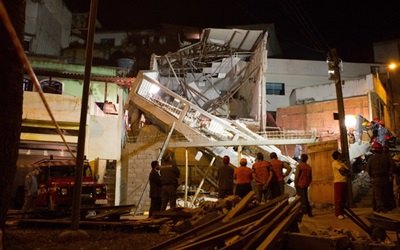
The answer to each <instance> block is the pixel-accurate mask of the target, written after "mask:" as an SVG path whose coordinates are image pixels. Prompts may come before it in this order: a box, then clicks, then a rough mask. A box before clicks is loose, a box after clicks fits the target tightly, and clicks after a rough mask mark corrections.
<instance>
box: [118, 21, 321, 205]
mask: <svg viewBox="0 0 400 250" xmlns="http://www.w3.org/2000/svg"><path fill="white" fill-rule="evenodd" d="M267 37H268V33H267V32H264V31H262V30H241V29H205V30H203V33H202V36H201V38H200V41H199V42H198V43H195V44H192V45H189V46H187V47H184V48H182V49H180V50H178V51H176V52H173V53H172V52H170V53H168V54H166V55H162V56H159V55H153V56H152V58H151V65H150V68H151V69H150V70H147V71H140V72H139V74H138V75H137V77H136V80H135V82H134V83H133V84H132V86H131V89H130V94H129V98H128V101H127V103H126V109H127V110H128V119H127V120H128V124H127V126H128V127H129V137H128V140H127V143H126V144H125V147H124V151H123V156H122V169H124V171H123V173H122V174H121V183H122V187H123V188H122V189H121V197H122V198H121V203H127V204H132V203H133V204H138V205H139V206H138V209H139V210H143V211H145V210H146V209H147V208H148V204H149V201H148V198H147V197H148V195H144V194H145V193H146V192H148V187H147V177H148V173H149V172H150V162H151V161H152V160H161V159H162V156H163V154H165V152H164V150H167V152H168V153H169V154H172V155H173V156H174V160H175V162H176V163H177V165H178V167H180V168H181V169H182V170H181V173H182V177H181V178H182V180H181V183H182V185H183V188H182V190H183V197H184V198H183V200H184V203H185V204H187V203H188V202H189V199H190V198H189V197H188V196H189V192H190V189H192V190H195V191H196V193H198V192H199V190H200V188H201V186H199V184H200V180H201V179H206V183H205V185H204V186H203V189H204V190H206V192H207V193H212V192H213V191H215V190H216V188H217V186H216V181H215V179H214V178H213V177H214V175H213V171H212V170H211V171H208V167H209V166H217V165H218V161H220V159H221V158H222V157H223V156H224V155H228V156H230V158H231V164H232V165H233V166H237V165H238V164H237V163H238V162H239V159H240V158H242V157H245V158H247V159H248V162H250V163H251V162H253V161H254V156H255V154H256V153H257V152H262V153H264V154H265V156H266V157H267V159H268V157H269V153H271V152H276V153H277V154H278V157H279V158H280V159H281V160H283V161H285V162H287V163H289V164H290V165H291V166H292V168H294V167H295V165H296V164H297V162H296V161H295V160H293V159H292V158H291V157H289V156H287V155H285V154H284V153H282V151H281V150H280V148H279V147H277V145H287V144H307V143H311V142H315V141H316V135H315V133H314V132H313V131H296V130H290V131H282V130H279V129H278V128H274V129H271V128H267V127H266V114H267V112H266V105H267V100H266V94H265V79H264V75H265V74H264V70H265V67H266V60H267V47H268V46H267ZM214 169H215V168H214ZM288 189H289V192H292V193H294V189H293V188H290V187H288ZM146 194H147V193H146Z"/></svg>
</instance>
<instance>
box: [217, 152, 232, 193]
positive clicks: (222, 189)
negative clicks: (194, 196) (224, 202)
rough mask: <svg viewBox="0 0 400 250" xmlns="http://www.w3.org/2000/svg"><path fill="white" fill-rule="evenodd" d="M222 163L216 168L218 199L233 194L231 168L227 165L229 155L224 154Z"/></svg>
mask: <svg viewBox="0 0 400 250" xmlns="http://www.w3.org/2000/svg"><path fill="white" fill-rule="evenodd" d="M222 163H223V165H222V166H221V167H219V168H218V172H217V180H218V198H219V199H223V198H225V197H227V196H229V195H233V168H232V167H231V166H230V165H229V163H230V158H229V156H227V155H225V156H224V158H222Z"/></svg>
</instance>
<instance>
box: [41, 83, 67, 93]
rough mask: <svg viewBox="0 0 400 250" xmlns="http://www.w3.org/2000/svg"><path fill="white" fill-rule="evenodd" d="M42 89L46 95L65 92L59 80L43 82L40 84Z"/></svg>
mask: <svg viewBox="0 0 400 250" xmlns="http://www.w3.org/2000/svg"><path fill="white" fill-rule="evenodd" d="M40 87H41V88H42V90H43V92H44V93H51V94H59V95H61V94H62V91H63V84H62V82H59V81H57V80H51V79H47V80H43V81H41V82H40Z"/></svg>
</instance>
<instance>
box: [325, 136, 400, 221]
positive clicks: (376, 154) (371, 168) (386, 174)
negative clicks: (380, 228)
mask: <svg viewBox="0 0 400 250" xmlns="http://www.w3.org/2000/svg"><path fill="white" fill-rule="evenodd" d="M371 152H372V153H373V154H372V155H371V156H369V158H368V160H367V164H366V167H365V171H366V172H367V173H368V175H369V178H370V184H371V188H372V202H371V203H372V204H371V205H372V209H373V210H374V211H375V212H383V213H385V212H388V211H390V210H392V209H394V208H395V207H396V203H397V202H396V198H395V195H394V190H393V179H394V178H396V177H397V176H398V175H399V168H398V167H396V164H395V161H394V160H393V159H392V156H391V154H390V152H389V149H388V147H387V146H385V145H382V144H381V143H379V142H377V141H374V142H372V144H371ZM332 158H333V162H332V169H333V182H334V206H335V216H336V217H337V218H338V219H344V218H345V217H344V208H345V206H346V203H347V197H348V181H349V180H348V173H350V170H349V168H348V167H347V165H346V164H345V163H343V160H342V154H341V153H340V152H339V151H334V152H333V153H332Z"/></svg>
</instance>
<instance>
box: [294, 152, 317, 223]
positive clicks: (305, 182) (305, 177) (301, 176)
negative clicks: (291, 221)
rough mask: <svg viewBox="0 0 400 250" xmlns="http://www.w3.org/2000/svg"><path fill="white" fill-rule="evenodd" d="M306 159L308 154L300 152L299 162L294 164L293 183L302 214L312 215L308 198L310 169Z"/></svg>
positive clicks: (310, 178) (310, 177)
mask: <svg viewBox="0 0 400 250" xmlns="http://www.w3.org/2000/svg"><path fill="white" fill-rule="evenodd" d="M307 161H308V155H307V154H301V156H300V163H299V164H298V165H297V166H296V172H295V178H294V184H295V187H296V193H297V195H299V196H300V201H301V206H302V212H303V214H307V215H308V216H309V217H313V215H312V209H311V205H310V202H309V200H308V187H309V186H310V184H311V182H312V169H311V166H310V165H309V164H308V163H307Z"/></svg>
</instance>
